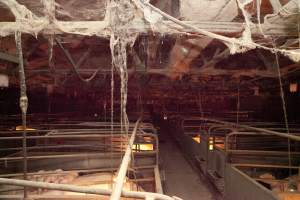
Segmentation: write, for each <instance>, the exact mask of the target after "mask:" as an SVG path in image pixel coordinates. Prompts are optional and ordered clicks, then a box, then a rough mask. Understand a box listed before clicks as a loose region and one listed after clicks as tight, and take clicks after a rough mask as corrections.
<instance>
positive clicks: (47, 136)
mask: <svg viewBox="0 0 300 200" xmlns="http://www.w3.org/2000/svg"><path fill="white" fill-rule="evenodd" d="M137 135H138V136H151V137H153V136H154V135H151V134H140V133H139V134H137ZM120 136H122V134H113V137H116V138H118V137H120ZM107 137H110V135H105V134H102V135H100V134H98V135H96V134H93V135H45V136H28V137H27V139H53V138H54V139H56V138H57V139H59V138H107ZM22 138H23V137H1V138H0V141H1V140H21V139H22ZM153 138H155V137H153Z"/></svg>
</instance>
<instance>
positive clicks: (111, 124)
mask: <svg viewBox="0 0 300 200" xmlns="http://www.w3.org/2000/svg"><path fill="white" fill-rule="evenodd" d="M110 84H111V85H110V86H111V94H110V95H111V103H110V167H111V188H113V182H114V180H113V179H114V178H113V176H114V171H113V132H114V87H115V81H114V65H113V64H112V65H111V83H110Z"/></svg>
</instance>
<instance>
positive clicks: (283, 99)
mask: <svg viewBox="0 0 300 200" xmlns="http://www.w3.org/2000/svg"><path fill="white" fill-rule="evenodd" d="M272 42H273V46H274V48H275V47H276V45H275V42H274V40H272ZM274 54H275V60H276V68H277V73H278V81H279V87H280V97H281V101H282V109H283V114H284V122H285V127H286V133H287V134H290V130H289V123H288V115H287V110H286V101H285V97H284V90H283V84H282V79H281V71H280V65H279V57H278V53H277V52H274ZM288 163H289V175H290V176H291V175H292V170H291V166H292V161H291V141H290V139H289V138H288Z"/></svg>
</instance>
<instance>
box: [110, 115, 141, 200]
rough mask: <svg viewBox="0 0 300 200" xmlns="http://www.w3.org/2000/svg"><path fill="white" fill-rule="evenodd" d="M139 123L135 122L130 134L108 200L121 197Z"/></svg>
mask: <svg viewBox="0 0 300 200" xmlns="http://www.w3.org/2000/svg"><path fill="white" fill-rule="evenodd" d="M139 122H140V119H139V120H138V121H137V122H136V124H135V127H134V130H133V132H132V134H131V137H130V140H129V143H128V145H127V148H126V152H125V155H124V157H123V160H122V163H121V166H120V169H119V172H118V176H117V179H116V183H115V185H114V188H113V191H112V194H111V196H110V200H119V199H120V197H121V193H122V188H123V184H124V179H125V178H126V173H127V168H128V165H129V163H130V160H131V151H132V146H133V143H134V140H135V136H136V130H137V128H138V126H139Z"/></svg>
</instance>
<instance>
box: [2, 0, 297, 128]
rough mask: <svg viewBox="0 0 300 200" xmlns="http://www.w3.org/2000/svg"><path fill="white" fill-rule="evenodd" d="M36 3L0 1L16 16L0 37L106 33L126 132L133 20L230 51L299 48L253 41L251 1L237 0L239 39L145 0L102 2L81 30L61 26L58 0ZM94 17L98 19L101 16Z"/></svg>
mask: <svg viewBox="0 0 300 200" xmlns="http://www.w3.org/2000/svg"><path fill="white" fill-rule="evenodd" d="M39 2H40V4H41V5H42V6H43V15H42V16H39V15H38V16H37V15H36V14H34V12H32V11H31V10H30V9H28V8H26V7H25V6H24V5H21V4H20V3H18V2H17V1H15V0H0V3H1V4H2V5H5V6H6V7H7V8H9V9H10V11H11V12H12V14H13V15H14V16H15V18H16V23H15V24H14V26H13V27H12V26H9V25H7V26H4V27H0V36H6V35H11V34H14V32H16V31H20V32H23V33H30V34H32V35H35V36H36V35H37V34H39V33H41V32H42V31H44V30H47V31H48V32H49V34H50V35H51V34H52V33H51V27H52V28H53V29H55V30H59V31H61V32H63V33H72V34H81V35H89V36H91V35H96V36H99V37H102V36H103V35H105V34H104V33H106V35H109V36H110V49H111V55H112V66H113V68H115V69H116V70H117V72H118V73H119V75H120V79H121V89H120V96H121V123H122V125H124V127H125V129H124V131H125V132H126V133H127V132H128V117H127V114H126V105H127V90H128V89H127V83H128V72H127V50H128V49H129V48H132V46H133V45H134V43H135V40H136V38H137V36H138V34H139V33H138V32H139V31H136V32H135V31H132V30H130V29H129V27H134V24H135V23H136V22H139V23H137V24H140V26H141V27H143V26H144V28H146V29H147V28H148V27H150V28H151V29H152V30H153V31H155V32H162V31H165V30H166V29H169V30H172V31H173V32H174V31H175V32H181V33H186V34H188V33H187V32H184V31H183V29H184V28H188V29H190V30H192V31H193V34H198V35H205V36H208V37H210V38H214V39H217V40H220V41H222V42H223V43H224V44H226V45H227V46H228V48H229V49H230V53H231V54H235V53H241V52H246V51H249V50H251V49H255V48H261V49H265V50H268V51H271V52H273V53H281V54H283V55H285V56H287V57H289V58H290V59H291V60H293V61H295V62H299V61H300V52H299V50H288V49H279V48H273V47H268V46H263V45H260V44H257V43H255V42H254V41H253V40H252V33H251V25H252V22H251V20H250V17H249V14H248V13H247V11H246V10H245V9H244V7H245V6H246V5H247V4H248V3H250V2H251V0H247V1H243V3H241V2H240V1H239V0H237V4H238V7H239V9H240V10H241V11H242V14H243V16H244V20H245V28H244V31H243V34H242V36H241V37H240V38H234V37H232V38H231V37H226V36H223V35H220V34H216V33H212V32H209V31H206V30H203V29H199V28H197V27H194V26H192V25H189V24H186V23H184V22H182V21H180V20H178V19H176V18H174V17H172V16H170V15H168V14H166V13H164V12H163V11H161V10H159V9H158V8H156V7H154V6H153V5H151V4H150V3H149V2H148V1H147V0H107V1H105V2H106V3H105V4H106V9H105V10H106V12H105V18H104V20H103V23H102V26H101V27H100V26H97V27H88V28H86V29H84V30H82V29H80V25H78V23H77V25H75V24H73V25H69V26H62V25H61V24H60V23H58V20H57V19H56V14H57V12H58V13H60V14H61V15H65V16H69V17H71V18H72V14H71V13H69V12H67V11H65V10H64V9H63V8H64V6H65V5H60V4H59V3H57V2H60V1H57V2H56V1H55V0H40V1H39ZM97 2H98V1H97ZM96 10H97V9H95V10H93V11H91V10H87V13H86V16H97V15H95V12H96ZM99 12H101V15H102V12H103V11H99ZM89 13H90V14H89ZM99 16H100V15H99ZM163 19H166V20H169V21H171V22H173V25H170V23H168V24H167V23H165V22H164V20H163ZM96 20H98V21H101V20H102V19H96ZM82 23H84V22H82ZM49 27H50V30H49ZM178 27H181V29H180V31H179V30H178ZM49 38H50V44H52V43H53V38H52V37H49ZM50 52H52V50H50ZM50 58H51V55H50ZM112 103H113V102H112Z"/></svg>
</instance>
